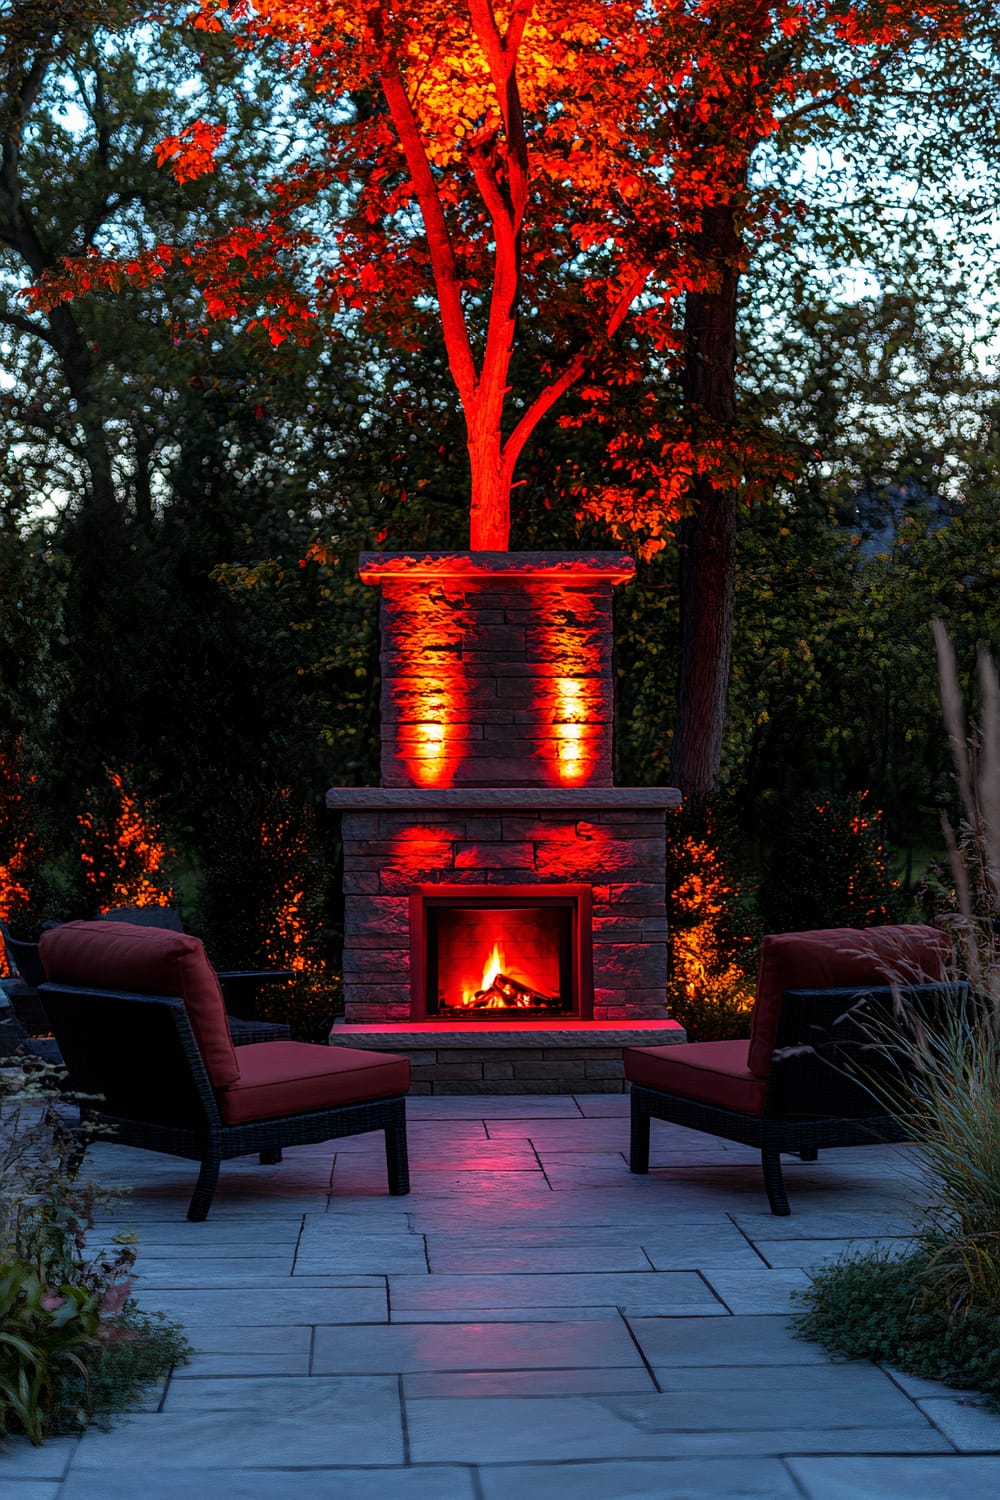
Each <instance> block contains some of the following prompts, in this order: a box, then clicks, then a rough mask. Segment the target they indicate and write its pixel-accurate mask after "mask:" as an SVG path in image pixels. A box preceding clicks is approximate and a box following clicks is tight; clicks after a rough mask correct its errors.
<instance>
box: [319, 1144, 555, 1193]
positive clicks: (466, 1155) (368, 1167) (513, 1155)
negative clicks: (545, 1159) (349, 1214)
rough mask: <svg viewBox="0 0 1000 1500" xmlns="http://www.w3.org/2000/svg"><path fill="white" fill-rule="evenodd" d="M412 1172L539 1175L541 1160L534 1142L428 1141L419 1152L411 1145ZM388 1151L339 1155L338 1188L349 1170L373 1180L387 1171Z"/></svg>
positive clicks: (349, 1152) (335, 1180)
mask: <svg viewBox="0 0 1000 1500" xmlns="http://www.w3.org/2000/svg"><path fill="white" fill-rule="evenodd" d="M408 1155H409V1159H410V1170H411V1172H414V1171H415V1172H537V1171H538V1158H537V1157H536V1155H535V1152H534V1150H533V1149H532V1145H531V1142H530V1141H527V1140H525V1141H488V1140H486V1139H485V1138H483V1139H481V1140H478V1141H476V1142H475V1143H473V1142H471V1141H470V1142H468V1143H466V1144H464V1145H457V1146H444V1147H443V1148H441V1149H437V1148H435V1146H434V1145H433V1143H432V1142H430V1141H425V1142H424V1143H423V1144H422V1145H418V1146H417V1147H416V1149H414V1148H413V1146H412V1145H409V1148H408ZM384 1165H385V1150H384V1147H382V1146H381V1145H379V1146H377V1147H375V1146H373V1147H370V1148H368V1149H360V1148H359V1149H356V1150H354V1151H338V1152H337V1154H336V1161H335V1165H334V1178H333V1182H334V1188H336V1187H337V1180H338V1176H339V1177H340V1179H343V1178H344V1175H345V1173H346V1171H347V1168H348V1167H350V1168H351V1170H352V1171H356V1172H358V1173H360V1172H362V1171H364V1173H365V1174H366V1175H368V1176H373V1175H374V1174H375V1171H376V1170H377V1169H378V1168H379V1167H380V1166H381V1168H382V1170H383V1171H384Z"/></svg>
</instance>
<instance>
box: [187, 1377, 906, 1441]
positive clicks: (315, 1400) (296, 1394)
mask: <svg viewBox="0 0 1000 1500" xmlns="http://www.w3.org/2000/svg"><path fill="white" fill-rule="evenodd" d="M366 1373H368V1374H381V1373H382V1372H381V1371H368V1372H366ZM357 1378H358V1377H356V1376H355V1375H354V1373H353V1372H351V1379H349V1380H345V1379H344V1378H343V1376H342V1375H339V1374H338V1375H327V1376H323V1375H306V1376H299V1375H290V1376H270V1375H245V1376H232V1377H227V1376H220V1377H217V1378H211V1377H204V1378H200V1379H199V1378H197V1377H193V1378H189V1379H187V1380H176V1381H173V1380H172V1381H171V1383H170V1390H169V1391H168V1392H167V1396H166V1400H165V1401H164V1404H163V1410H164V1412H165V1413H167V1414H169V1415H170V1416H174V1415H176V1414H177V1413H189V1412H198V1411H238V1412H246V1411H248V1410H249V1411H255V1412H259V1413H262V1414H266V1415H265V1419H266V1420H267V1421H271V1420H272V1418H274V1417H288V1416H294V1415H295V1414H296V1413H297V1412H300V1411H303V1410H306V1409H308V1410H310V1411H312V1412H313V1413H314V1414H315V1417H316V1420H317V1421H319V1422H326V1423H331V1422H335V1421H336V1409H337V1405H338V1403H339V1402H341V1401H342V1400H344V1399H345V1398H347V1399H349V1400H351V1401H353V1399H354V1386H353V1384H352V1382H353V1381H354V1380H355V1379H357ZM388 1387H389V1383H387V1382H382V1384H381V1386H380V1388H379V1390H378V1392H377V1395H378V1397H379V1398H384V1396H385V1392H386V1390H388ZM904 1399H905V1398H904ZM285 1459H286V1461H287V1455H285Z"/></svg>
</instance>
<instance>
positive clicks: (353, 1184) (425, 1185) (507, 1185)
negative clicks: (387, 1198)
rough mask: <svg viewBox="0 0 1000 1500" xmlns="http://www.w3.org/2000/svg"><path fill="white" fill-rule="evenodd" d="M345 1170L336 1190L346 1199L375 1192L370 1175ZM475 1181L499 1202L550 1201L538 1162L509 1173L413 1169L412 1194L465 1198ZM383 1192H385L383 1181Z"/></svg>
mask: <svg viewBox="0 0 1000 1500" xmlns="http://www.w3.org/2000/svg"><path fill="white" fill-rule="evenodd" d="M343 1161H344V1162H345V1163H346V1165H344V1167H343V1170H341V1166H340V1164H338V1167H337V1172H336V1177H335V1182H334V1191H335V1192H337V1193H340V1194H343V1195H345V1196H347V1195H349V1196H351V1197H352V1198H353V1199H354V1200H355V1201H357V1199H358V1198H359V1197H361V1196H363V1195H364V1194H365V1193H366V1192H368V1191H375V1189H374V1188H373V1187H372V1178H371V1174H370V1173H369V1172H363V1171H359V1170H358V1168H357V1164H356V1163H353V1162H350V1161H348V1159H347V1158H346V1157H345V1158H344V1159H343ZM470 1178H474V1180H475V1182H476V1184H477V1186H480V1187H481V1186H482V1185H483V1184H484V1183H485V1184H486V1185H487V1188H486V1190H487V1191H488V1192H490V1193H492V1194H493V1195H494V1197H495V1198H496V1199H501V1200H502V1199H503V1198H504V1197H507V1198H510V1199H512V1200H513V1201H515V1202H517V1203H522V1204H525V1205H528V1204H530V1203H532V1202H533V1201H535V1200H536V1199H538V1198H540V1197H541V1198H548V1197H549V1196H550V1195H551V1192H552V1189H551V1187H550V1186H549V1184H548V1182H547V1181H546V1179H545V1176H544V1175H543V1173H542V1169H541V1167H540V1166H539V1164H538V1162H537V1160H536V1161H535V1162H534V1164H533V1165H532V1166H527V1165H525V1166H524V1167H522V1168H518V1169H517V1170H512V1171H509V1172H489V1171H487V1172H484V1171H482V1170H479V1171H476V1172H466V1171H464V1170H462V1169H461V1168H455V1167H448V1168H446V1169H442V1170H440V1171H436V1170H433V1169H432V1170H421V1169H419V1168H418V1169H417V1170H413V1169H412V1168H411V1170H410V1191H411V1193H419V1194H420V1196H421V1197H422V1198H427V1199H430V1198H435V1197H440V1196H445V1197H457V1198H461V1197H463V1196H464V1194H465V1192H466V1190H467V1189H468V1186H469V1179H470ZM379 1191H381V1192H383V1193H384V1192H385V1184H384V1182H383V1184H382V1186H381V1188H380V1189H379Z"/></svg>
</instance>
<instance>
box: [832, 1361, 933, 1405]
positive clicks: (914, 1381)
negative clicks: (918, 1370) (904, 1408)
mask: <svg viewBox="0 0 1000 1500" xmlns="http://www.w3.org/2000/svg"><path fill="white" fill-rule="evenodd" d="M850 1368H851V1369H857V1368H858V1364H857V1362H855V1361H852V1362H851V1366H850ZM882 1369H883V1370H884V1371H885V1373H886V1374H887V1375H888V1376H890V1377H891V1378H892V1379H893V1380H894V1381H895V1382H896V1384H897V1385H898V1386H899V1389H900V1390H901V1391H905V1392H906V1394H907V1395H908V1396H912V1397H913V1399H914V1400H915V1401H919V1400H921V1399H923V1398H926V1397H930V1396H943V1397H945V1398H946V1399H947V1400H953V1399H954V1397H955V1396H956V1395H957V1394H958V1393H957V1392H956V1390H955V1388H954V1386H950V1385H945V1383H944V1381H943V1380H924V1379H923V1377H922V1376H920V1375H908V1374H907V1373H906V1371H905V1370H897V1369H896V1367H895V1366H894V1365H883V1366H882Z"/></svg>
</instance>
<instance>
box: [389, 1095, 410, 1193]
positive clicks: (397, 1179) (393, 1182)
mask: <svg viewBox="0 0 1000 1500" xmlns="http://www.w3.org/2000/svg"><path fill="white" fill-rule="evenodd" d="M385 1169H386V1175H387V1177H388V1178H389V1192H390V1193H391V1194H392V1195H393V1197H396V1198H403V1197H405V1196H406V1194H407V1193H408V1192H409V1191H410V1163H409V1158H408V1156H407V1150H406V1116H405V1115H404V1116H403V1118H402V1119H401V1120H400V1122H399V1124H397V1125H387V1126H386V1127H385Z"/></svg>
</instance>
